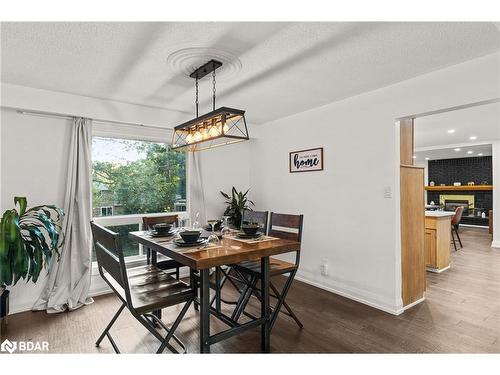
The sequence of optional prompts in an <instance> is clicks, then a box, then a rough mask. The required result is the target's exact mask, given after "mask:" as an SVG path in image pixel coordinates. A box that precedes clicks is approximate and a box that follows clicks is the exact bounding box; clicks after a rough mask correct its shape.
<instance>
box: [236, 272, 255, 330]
mask: <svg viewBox="0 0 500 375" xmlns="http://www.w3.org/2000/svg"><path fill="white" fill-rule="evenodd" d="M257 281H258V279H257V278H256V277H255V276H251V277H250V280H248V281H247V285H246V286H245V287H244V288H243V291H242V293H241V294H240V297H239V298H238V302H237V303H236V308H235V309H234V311H233V314H232V315H231V319H232V320H234V321H235V322H237V321H238V319H239V318H240V316H241V314H242V313H243V311H245V308H246V307H247V304H248V302H249V301H250V297H252V293H253V290H254V289H255V286H256V285H257Z"/></svg>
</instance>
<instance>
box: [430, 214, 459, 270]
mask: <svg viewBox="0 0 500 375" xmlns="http://www.w3.org/2000/svg"><path fill="white" fill-rule="evenodd" d="M454 215H455V213H454V212H450V211H425V246H424V247H425V266H426V267H427V271H430V272H443V271H446V270H447V269H449V268H450V251H451V250H450V249H451V247H450V243H451V219H452V218H453V216H454Z"/></svg>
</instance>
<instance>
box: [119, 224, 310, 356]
mask: <svg viewBox="0 0 500 375" xmlns="http://www.w3.org/2000/svg"><path fill="white" fill-rule="evenodd" d="M207 234H208V233H202V236H206V235H207ZM129 238H130V239H131V240H133V241H136V242H138V243H140V244H141V245H143V246H145V247H147V248H149V249H151V250H152V251H156V252H157V253H159V254H162V255H164V256H166V257H168V258H171V259H174V260H175V261H177V262H179V263H180V264H182V265H184V266H186V267H189V268H190V269H191V270H192V272H196V273H197V274H198V277H199V297H198V299H197V303H199V319H200V325H199V339H200V342H199V351H200V353H210V346H211V345H213V344H215V343H217V342H220V341H222V340H226V339H228V338H230V337H233V336H235V335H238V334H241V333H243V332H245V331H247V330H249V329H253V328H256V327H259V326H260V329H261V335H260V336H261V351H262V352H263V353H270V351H271V335H270V331H271V327H270V302H269V298H270V293H269V257H270V256H273V255H278V254H284V253H289V252H295V251H300V242H296V241H292V240H288V239H282V238H274V237H268V236H263V237H262V238H261V239H257V240H254V241H248V240H241V239H239V238H238V237H237V236H235V235H228V236H224V237H222V239H221V240H220V242H219V244H209V245H207V244H205V245H201V246H197V247H196V246H194V247H187V248H185V247H179V246H177V245H176V244H175V242H174V241H173V237H156V236H153V235H152V234H151V233H150V232H149V231H134V232H130V233H129ZM155 258H156V257H155ZM244 261H260V269H261V275H262V276H261V296H260V297H261V298H259V299H260V316H257V317H254V319H251V320H250V321H247V322H244V323H239V322H237V321H234V320H232V319H231V318H230V317H229V316H227V315H225V314H224V313H222V312H221V310H220V308H219V307H217V308H214V307H212V301H213V300H212V301H211V300H210V289H211V288H210V283H211V281H210V271H211V270H212V269H213V268H214V267H215V268H216V269H219V268H220V267H222V266H226V265H232V264H237V263H240V262H244ZM216 280H217V282H219V280H220V278H216ZM191 285H192V286H193V288H194V282H193V280H191ZM215 289H216V291H218V293H220V285H216V286H215ZM211 316H212V317H214V318H217V319H219V320H221V321H222V322H224V323H225V324H226V325H227V326H228V327H229V328H227V329H226V330H223V331H221V332H217V333H215V334H211V332H210V317H211Z"/></svg>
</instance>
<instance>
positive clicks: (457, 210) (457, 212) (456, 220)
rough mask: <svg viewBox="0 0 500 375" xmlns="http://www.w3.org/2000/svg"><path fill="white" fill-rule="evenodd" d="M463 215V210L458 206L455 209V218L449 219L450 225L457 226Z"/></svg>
mask: <svg viewBox="0 0 500 375" xmlns="http://www.w3.org/2000/svg"><path fill="white" fill-rule="evenodd" d="M463 213H464V208H463V206H458V207H457V208H455V216H453V218H452V219H451V224H452V225H457V224H458V223H460V220H462V214H463Z"/></svg>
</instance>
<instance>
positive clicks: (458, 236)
mask: <svg viewBox="0 0 500 375" xmlns="http://www.w3.org/2000/svg"><path fill="white" fill-rule="evenodd" d="M455 234H456V235H457V238H458V243H459V244H460V248H462V247H464V245H462V240H461V239H460V235H459V234H458V228H457V227H455Z"/></svg>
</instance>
